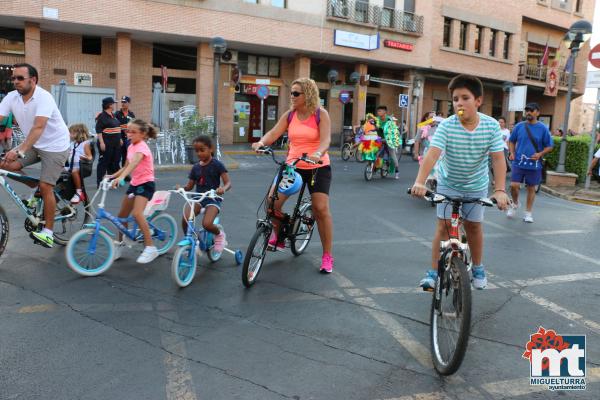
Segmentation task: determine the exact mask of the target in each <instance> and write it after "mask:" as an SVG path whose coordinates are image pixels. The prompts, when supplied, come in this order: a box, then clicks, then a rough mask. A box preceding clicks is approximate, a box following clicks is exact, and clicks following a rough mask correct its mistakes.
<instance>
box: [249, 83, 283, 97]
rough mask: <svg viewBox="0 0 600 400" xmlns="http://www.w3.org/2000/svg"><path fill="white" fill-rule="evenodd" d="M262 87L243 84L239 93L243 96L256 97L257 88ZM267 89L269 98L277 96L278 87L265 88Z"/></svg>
mask: <svg viewBox="0 0 600 400" xmlns="http://www.w3.org/2000/svg"><path fill="white" fill-rule="evenodd" d="M260 86H262V85H252V84H244V85H242V90H241V92H242V93H244V94H253V95H256V92H257V91H258V88H259V87H260ZM267 87H268V88H269V96H279V86H267Z"/></svg>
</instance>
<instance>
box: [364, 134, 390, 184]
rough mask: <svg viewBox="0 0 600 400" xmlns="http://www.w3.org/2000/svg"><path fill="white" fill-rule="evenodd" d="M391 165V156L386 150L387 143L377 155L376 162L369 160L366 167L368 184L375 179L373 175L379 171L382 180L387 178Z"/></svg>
mask: <svg viewBox="0 0 600 400" xmlns="http://www.w3.org/2000/svg"><path fill="white" fill-rule="evenodd" d="M391 165H392V164H391V163H390V159H389V154H388V153H387V151H386V149H385V143H384V144H383V146H382V148H381V150H379V152H378V153H377V157H376V158H375V160H367V165H365V171H364V174H363V175H364V177H365V180H366V181H367V182H369V181H370V180H371V179H373V175H374V174H376V173H377V171H379V173H380V174H381V178H386V177H387V176H388V175H389V173H390V166H391Z"/></svg>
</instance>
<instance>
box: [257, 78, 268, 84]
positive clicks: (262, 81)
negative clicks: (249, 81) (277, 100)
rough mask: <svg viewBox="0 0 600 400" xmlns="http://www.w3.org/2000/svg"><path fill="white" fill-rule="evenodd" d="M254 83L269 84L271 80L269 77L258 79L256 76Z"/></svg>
mask: <svg viewBox="0 0 600 400" xmlns="http://www.w3.org/2000/svg"><path fill="white" fill-rule="evenodd" d="M256 84H257V85H270V84H271V80H270V79H258V78H256Z"/></svg>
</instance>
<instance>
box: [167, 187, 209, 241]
mask: <svg viewBox="0 0 600 400" xmlns="http://www.w3.org/2000/svg"><path fill="white" fill-rule="evenodd" d="M172 192H175V193H178V194H180V195H181V196H182V197H183V198H184V199H185V201H186V203H187V205H188V206H189V208H190V213H189V214H188V217H187V230H186V233H185V237H184V239H183V240H182V241H181V242H179V243H178V245H180V246H181V245H185V244H190V245H191V246H192V250H196V246H197V245H198V246H199V247H200V250H202V251H204V252H207V251H208V250H209V249H210V247H211V246H212V238H213V234H212V233H210V232H208V231H206V230H205V229H203V228H200V229H196V228H195V226H194V221H195V220H196V213H195V212H194V204H200V202H202V200H204V199H205V198H220V196H217V195H216V194H215V193H214V191H210V193H209V195H205V196H202V197H200V198H199V199H195V200H191V199H188V198H187V197H186V194H187V193H186V192H183V191H181V190H174V191H172ZM188 193H192V192H188ZM214 223H215V224H218V223H219V216H218V215H217V216H216V217H215V220H214ZM194 239H197V240H198V243H196V240H194Z"/></svg>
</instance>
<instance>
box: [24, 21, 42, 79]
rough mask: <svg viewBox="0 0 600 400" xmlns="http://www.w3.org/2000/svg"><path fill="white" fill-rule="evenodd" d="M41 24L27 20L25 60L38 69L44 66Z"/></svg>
mask: <svg viewBox="0 0 600 400" xmlns="http://www.w3.org/2000/svg"><path fill="white" fill-rule="evenodd" d="M40 44H41V35H40V24H38V23H36V22H25V62H26V63H28V64H31V65H33V66H34V67H35V68H37V70H38V71H40V69H41V68H42V65H41V61H42V52H41V46H40Z"/></svg>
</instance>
